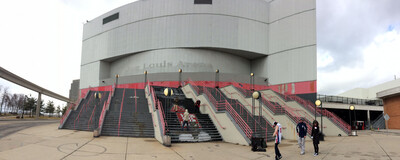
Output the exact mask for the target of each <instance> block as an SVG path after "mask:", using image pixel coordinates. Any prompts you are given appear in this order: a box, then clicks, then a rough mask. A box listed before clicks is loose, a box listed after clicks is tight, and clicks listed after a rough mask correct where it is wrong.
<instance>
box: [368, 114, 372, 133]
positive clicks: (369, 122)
mask: <svg viewBox="0 0 400 160" xmlns="http://www.w3.org/2000/svg"><path fill="white" fill-rule="evenodd" d="M367 120H368V126H369V129H371V127H372V124H371V118H370V113H369V110H367Z"/></svg>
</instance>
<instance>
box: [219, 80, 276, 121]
mask: <svg viewBox="0 0 400 160" xmlns="http://www.w3.org/2000/svg"><path fill="white" fill-rule="evenodd" d="M233 87H235V86H233ZM221 89H223V90H224V91H225V93H228V94H229V95H231V97H232V94H236V95H238V96H240V98H242V99H243V100H244V101H245V102H246V104H247V106H250V107H251V108H253V107H254V108H255V106H253V105H251V104H250V103H249V102H247V101H246V98H245V97H244V96H243V95H242V94H238V93H236V92H235V93H230V92H228V91H227V90H226V89H225V88H221ZM240 105H241V106H242V107H243V108H245V107H244V106H243V105H242V104H240ZM259 107H261V108H262V110H263V111H264V112H265V113H266V114H268V112H267V111H266V110H265V108H264V107H262V106H259ZM246 109H247V108H246ZM268 116H269V117H270V118H271V119H272V120H274V121H276V120H275V119H274V117H272V116H271V115H270V114H268ZM263 118H264V117H263ZM264 119H265V118H264ZM266 122H268V121H266ZM268 123H269V122H268ZM270 126H271V127H272V125H271V124H270Z"/></svg>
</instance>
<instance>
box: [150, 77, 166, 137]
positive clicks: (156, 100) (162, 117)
mask: <svg viewBox="0 0 400 160" xmlns="http://www.w3.org/2000/svg"><path fill="white" fill-rule="evenodd" d="M149 89H150V94H151V96H152V99H153V104H155V105H156V106H158V107H157V108H158V112H159V115H161V116H160V121H161V126H162V131H163V133H162V134H163V135H165V130H166V127H165V126H166V124H167V122H166V121H165V118H164V117H165V115H164V109H163V106H162V103H161V101H160V100H158V99H157V96H156V95H155V92H154V88H153V87H152V86H150V85H149Z"/></svg>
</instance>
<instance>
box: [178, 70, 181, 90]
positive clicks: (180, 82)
mask: <svg viewBox="0 0 400 160" xmlns="http://www.w3.org/2000/svg"><path fill="white" fill-rule="evenodd" d="M178 72H179V86H178V88H181V87H182V69H180V68H179V70H178Z"/></svg>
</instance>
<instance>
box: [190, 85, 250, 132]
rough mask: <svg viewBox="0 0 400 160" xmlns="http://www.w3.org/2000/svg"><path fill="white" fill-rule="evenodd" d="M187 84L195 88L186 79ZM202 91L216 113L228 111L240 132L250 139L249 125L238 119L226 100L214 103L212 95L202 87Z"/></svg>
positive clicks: (237, 115) (238, 116)
mask: <svg viewBox="0 0 400 160" xmlns="http://www.w3.org/2000/svg"><path fill="white" fill-rule="evenodd" d="M188 83H189V84H191V85H192V86H195V87H197V85H196V84H195V83H194V82H193V81H191V80H190V79H188ZM195 87H194V88H195ZM197 88H198V87H197ZM195 90H196V89H195ZM197 90H198V94H200V89H199V88H198V89H197ZM202 90H203V94H205V95H206V96H207V97H208V99H209V100H210V102H211V103H212V104H213V105H214V107H216V110H217V111H221V110H226V111H228V113H229V114H230V115H231V116H232V118H233V119H234V120H235V122H236V123H237V124H238V125H239V127H240V128H241V129H242V131H243V132H244V134H245V135H246V137H248V138H250V137H251V136H252V134H253V131H252V130H251V129H250V127H249V125H248V124H247V123H246V122H245V121H244V120H243V118H242V117H240V115H239V114H238V113H237V112H236V111H235V110H234V109H233V107H232V106H231V105H230V104H229V103H228V102H227V101H226V100H223V101H216V100H215V98H214V96H212V94H211V93H210V92H209V91H208V90H207V89H205V88H204V85H203V87H202Z"/></svg>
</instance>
